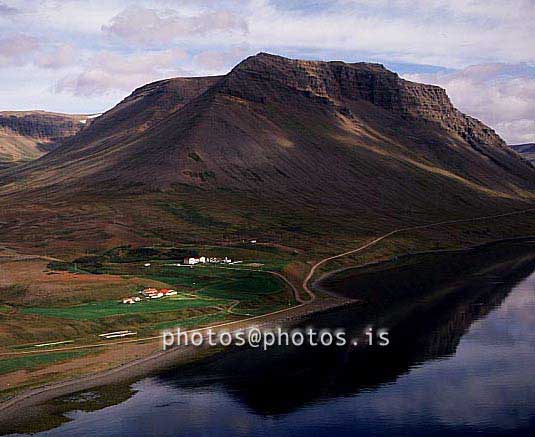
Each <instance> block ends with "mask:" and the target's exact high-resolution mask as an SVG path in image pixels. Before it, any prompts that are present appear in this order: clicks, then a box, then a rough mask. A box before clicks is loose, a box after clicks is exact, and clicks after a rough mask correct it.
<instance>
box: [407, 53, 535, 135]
mask: <svg viewBox="0 0 535 437" xmlns="http://www.w3.org/2000/svg"><path fill="white" fill-rule="evenodd" d="M404 77H405V78H407V79H409V80H414V81H417V82H427V83H433V84H435V85H439V86H442V87H444V88H445V89H446V91H447V92H448V95H449V96H450V98H451V100H452V102H453V104H454V105H455V106H457V107H458V108H459V109H460V110H461V111H463V112H465V113H468V114H470V115H472V116H474V117H476V118H478V119H480V120H481V121H483V122H484V123H486V124H488V125H489V126H491V127H492V128H494V129H495V130H496V131H497V132H498V134H500V135H501V136H502V137H503V138H504V139H505V140H506V141H507V142H508V143H510V144H514V143H522V142H532V141H535V67H531V66H529V65H526V64H516V65H510V64H499V63H495V64H483V65H474V66H470V67H467V68H465V69H463V70H460V71H455V72H452V73H435V74H405V75H404Z"/></svg>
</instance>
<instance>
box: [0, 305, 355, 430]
mask: <svg viewBox="0 0 535 437" xmlns="http://www.w3.org/2000/svg"><path fill="white" fill-rule="evenodd" d="M355 302H356V301H355V300H351V299H346V298H334V297H328V298H325V299H316V300H315V301H313V302H310V303H304V304H300V305H297V306H294V307H291V308H288V310H287V311H285V312H282V313H279V314H276V315H271V314H267V315H266V316H265V317H264V316H257V317H255V318H254V319H255V322H256V323H251V319H245V320H238V321H235V322H229V323H224V324H221V325H216V326H214V327H210V326H208V327H204V328H199V329H193V330H191V331H200V332H203V331H206V330H208V329H213V330H214V331H215V332H220V331H223V330H225V331H235V330H240V329H248V328H251V327H253V326H255V327H261V328H269V327H275V326H281V327H291V326H292V325H295V324H298V323H299V322H300V321H301V320H303V319H305V318H306V317H308V316H311V315H314V314H319V313H323V312H326V311H329V310H332V309H335V308H340V307H342V306H345V305H350V304H354V303H355ZM218 327H221V328H224V329H220V330H218V329H217V328H218ZM221 351H222V348H221V347H211V346H207V345H206V344H205V345H203V346H200V347H196V346H192V345H189V346H184V347H174V348H171V349H169V350H167V351H163V350H162V351H159V352H157V353H155V354H152V355H149V356H147V357H143V358H139V359H137V360H133V361H130V362H128V363H125V364H123V365H121V366H118V367H114V368H111V369H108V370H105V371H102V372H99V373H96V374H91V375H86V376H83V377H79V378H73V379H69V380H65V381H61V382H56V383H52V384H48V385H43V386H40V387H36V388H32V389H29V390H26V391H24V392H22V393H19V394H16V395H14V396H12V397H10V398H8V399H6V400H4V401H2V402H0V421H2V420H6V419H9V418H10V415H11V414H12V413H13V412H15V411H16V410H18V409H20V408H24V407H30V406H33V405H37V404H40V403H43V402H46V401H49V400H51V399H55V398H57V397H60V396H65V395H69V394H73V393H76V392H79V391H83V390H88V389H91V388H95V387H98V386H102V385H109V384H116V383H120V382H127V381H134V380H136V379H139V378H142V377H146V376H150V375H151V374H152V373H155V372H158V371H161V370H165V369H167V368H170V367H173V366H177V365H182V364H186V363H190V362H193V361H196V360H198V359H202V358H204V357H206V356H208V355H211V354H216V353H220V352H221Z"/></svg>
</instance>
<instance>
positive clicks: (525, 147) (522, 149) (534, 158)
mask: <svg viewBox="0 0 535 437" xmlns="http://www.w3.org/2000/svg"><path fill="white" fill-rule="evenodd" d="M509 147H510V148H511V149H513V150H514V151H515V152H518V153H520V154H521V155H522V156H523V157H524V158H526V159H527V160H528V161H529V162H531V163H532V164H533V165H535V143H527V144H513V145H509Z"/></svg>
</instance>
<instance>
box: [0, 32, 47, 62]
mask: <svg viewBox="0 0 535 437" xmlns="http://www.w3.org/2000/svg"><path fill="white" fill-rule="evenodd" d="M39 47H40V43H39V40H38V39H37V38H35V37H33V36H30V35H25V34H21V33H19V34H12V35H9V36H6V37H4V38H1V39H0V63H1V64H3V65H23V64H26V63H28V62H30V61H31V59H32V55H33V54H34V53H36V52H37V50H38V49H39Z"/></svg>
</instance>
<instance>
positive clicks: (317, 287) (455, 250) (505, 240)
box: [312, 235, 535, 297]
mask: <svg viewBox="0 0 535 437" xmlns="http://www.w3.org/2000/svg"><path fill="white" fill-rule="evenodd" d="M533 239H535V235H526V236H522V237H512V238H502V239H499V240H494V241H490V242H487V243H481V244H475V245H472V246H466V247H459V248H452V249H437V250H422V251H420V252H408V253H404V254H402V255H395V256H391V257H389V258H385V259H381V260H378V261H370V262H367V263H364V264H359V265H356V266H348V267H342V268H339V269H336V270H331V271H328V272H326V273H323V274H322V275H321V276H320V277H319V278H317V279H315V280H314V282H313V283H312V288H313V289H314V290H317V291H319V292H321V293H324V294H326V295H328V296H330V297H338V296H336V295H335V294H333V292H332V291H331V290H328V289H326V288H324V287H323V286H322V285H321V283H322V281H324V280H325V279H327V278H329V277H331V276H334V275H337V274H339V273H342V272H346V271H348V270H357V269H361V268H365V267H370V266H378V265H381V264H385V263H389V262H392V261H394V260H396V259H397V260H400V259H405V258H410V257H413V256H420V255H434V254H444V253H458V252H466V251H469V250H480V249H484V248H485V247H489V246H493V245H496V244H502V243H514V242H522V241H529V240H533Z"/></svg>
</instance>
